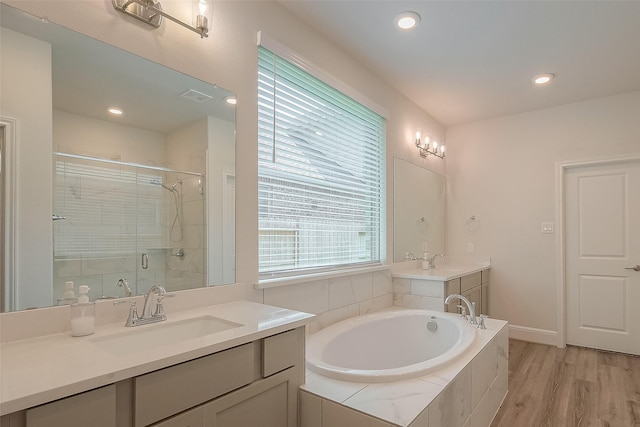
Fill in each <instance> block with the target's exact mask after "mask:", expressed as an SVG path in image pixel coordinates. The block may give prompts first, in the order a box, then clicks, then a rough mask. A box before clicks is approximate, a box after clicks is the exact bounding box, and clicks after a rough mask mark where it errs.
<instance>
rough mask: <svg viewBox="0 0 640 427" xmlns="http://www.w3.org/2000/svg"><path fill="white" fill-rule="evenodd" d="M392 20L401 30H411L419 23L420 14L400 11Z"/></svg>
mask: <svg viewBox="0 0 640 427" xmlns="http://www.w3.org/2000/svg"><path fill="white" fill-rule="evenodd" d="M394 22H395V23H396V25H397V26H398V27H399V28H400V29H402V30H411V29H413V28H415V27H417V26H418V24H419V23H420V15H419V14H418V13H416V12H402V13H401V14H399V15H397V16H396V18H395V19H394Z"/></svg>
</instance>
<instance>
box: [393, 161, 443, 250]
mask: <svg viewBox="0 0 640 427" xmlns="http://www.w3.org/2000/svg"><path fill="white" fill-rule="evenodd" d="M444 215H445V179H444V176H442V175H438V174H437V173H434V172H431V171H429V170H427V169H424V168H421V167H419V166H416V165H414V164H412V163H409V162H407V161H405V160H402V159H399V158H394V160H393V260H394V262H402V261H405V258H406V254H407V252H409V253H412V254H413V255H414V256H416V257H422V254H423V252H425V251H428V252H429V253H430V254H431V255H435V254H437V253H444V237H445V216H444Z"/></svg>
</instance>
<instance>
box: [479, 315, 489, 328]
mask: <svg viewBox="0 0 640 427" xmlns="http://www.w3.org/2000/svg"><path fill="white" fill-rule="evenodd" d="M487 317H489V316H487V315H486V314H481V315H480V320H479V321H478V329H487V327H486V326H485V324H484V320H485V319H486V318H487Z"/></svg>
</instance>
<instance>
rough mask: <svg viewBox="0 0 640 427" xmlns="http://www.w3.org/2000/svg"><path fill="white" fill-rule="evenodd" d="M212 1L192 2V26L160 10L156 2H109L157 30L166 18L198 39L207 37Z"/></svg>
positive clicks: (114, 0)
mask: <svg viewBox="0 0 640 427" xmlns="http://www.w3.org/2000/svg"><path fill="white" fill-rule="evenodd" d="M212 2H213V0H192V10H193V25H189V24H187V23H186V22H184V21H181V20H179V19H178V18H175V17H173V16H171V15H169V14H168V13H166V12H164V11H163V10H162V5H161V4H160V2H159V1H157V0H111V3H112V4H113V7H114V8H115V9H116V10H118V11H120V12H122V13H125V14H127V15H129V16H132V17H134V18H136V19H138V20H140V21H142V22H145V23H147V24H148V25H151V26H152V27H154V28H159V27H160V25H161V24H162V18H167V19H168V20H170V21H173V22H175V23H176V24H179V25H182V26H183V27H185V28H187V29H189V30H191V31H193V32H195V33H198V34H200V38H205V37H209V34H208V33H209V22H210V21H211V20H212V17H213V4H212Z"/></svg>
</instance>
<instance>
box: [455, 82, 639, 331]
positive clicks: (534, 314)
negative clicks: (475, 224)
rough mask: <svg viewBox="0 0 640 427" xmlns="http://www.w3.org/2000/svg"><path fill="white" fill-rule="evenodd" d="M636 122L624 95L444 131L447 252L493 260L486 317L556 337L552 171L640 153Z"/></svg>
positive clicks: (630, 98)
mask: <svg viewBox="0 0 640 427" xmlns="http://www.w3.org/2000/svg"><path fill="white" fill-rule="evenodd" d="M639 118H640V92H632V93H627V94H623V95H618V96H612V97H607V98H601V99H594V100H590V101H586V102H581V103H576V104H570V105H565V106H560V107H556V108H549V109H544V110H539V111H534V112H530V113H525V114H518V115H513V116H506V117H500V118H496V119H492V120H485V121H480V122H475V123H469V124H464V125H459V126H453V127H451V128H448V129H447V145H448V147H447V149H448V154H447V155H448V162H447V185H448V193H447V236H448V239H447V242H448V244H447V251H448V253H449V254H459V255H460V254H465V253H466V248H467V243H468V242H471V243H474V245H475V252H476V254H481V255H489V256H491V288H490V303H489V304H490V313H491V316H493V317H497V318H500V319H507V320H508V321H509V322H510V323H511V324H512V325H516V326H522V327H525V328H538V329H542V330H547V331H553V332H556V331H557V325H556V322H557V320H556V317H557V316H556V310H557V305H556V274H557V271H556V259H557V257H558V255H559V254H558V253H557V251H556V235H555V234H541V232H540V231H541V222H543V221H555V220H556V219H555V212H556V211H555V209H556V205H555V167H556V166H555V164H556V162H560V161H574V160H582V159H594V158H601V157H607V156H615V155H623V154H626V153H636V154H637V153H640V120H639ZM471 215H476V216H477V217H478V219H479V225H480V226H479V228H478V229H477V230H475V231H473V232H469V231H467V230H466V228H465V221H466V219H467V218H468V217H470V216H471Z"/></svg>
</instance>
